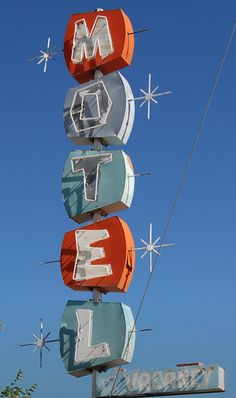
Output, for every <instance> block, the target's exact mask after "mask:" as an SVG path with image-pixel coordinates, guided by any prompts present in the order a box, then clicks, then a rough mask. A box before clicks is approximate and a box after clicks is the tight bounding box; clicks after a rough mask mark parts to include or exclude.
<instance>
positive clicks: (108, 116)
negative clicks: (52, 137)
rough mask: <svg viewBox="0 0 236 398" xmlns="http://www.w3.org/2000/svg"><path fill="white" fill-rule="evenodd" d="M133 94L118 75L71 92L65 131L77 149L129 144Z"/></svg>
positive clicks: (109, 76) (103, 78)
mask: <svg viewBox="0 0 236 398" xmlns="http://www.w3.org/2000/svg"><path fill="white" fill-rule="evenodd" d="M132 99H133V94H132V91H131V88H130V86H129V83H128V82H127V80H126V79H125V78H124V77H123V76H122V75H121V74H120V73H119V72H115V73H110V74H108V75H106V76H102V77H101V78H99V79H96V80H93V81H90V82H88V83H85V84H81V85H79V86H76V87H74V88H71V89H70V90H69V91H68V93H67V95H66V99H65V105H64V113H63V118H64V127H65V130H66V134H67V137H68V138H70V139H71V141H72V142H73V143H74V144H77V145H91V144H93V142H94V140H95V139H97V140H98V141H100V142H101V143H102V144H104V145H116V144H118V145H121V144H126V142H127V141H128V138H129V135H130V132H131V130H132V127H133V122H134V112H135V107H134V101H133V100H132Z"/></svg>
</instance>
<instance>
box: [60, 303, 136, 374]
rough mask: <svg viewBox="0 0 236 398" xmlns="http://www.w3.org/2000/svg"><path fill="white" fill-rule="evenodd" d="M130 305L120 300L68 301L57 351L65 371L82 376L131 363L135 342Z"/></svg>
mask: <svg viewBox="0 0 236 398" xmlns="http://www.w3.org/2000/svg"><path fill="white" fill-rule="evenodd" d="M133 328H134V319H133V315H132V312H131V309H130V308H129V307H127V306H126V305H124V304H122V303H105V302H99V303H97V302H93V301H68V303H67V305H66V309H65V312H64V314H63V318H62V322H61V327H60V353H61V357H62V360H63V362H64V365H65V368H66V370H67V372H68V373H70V374H71V375H73V376H76V377H82V376H85V375H87V374H89V373H91V371H92V369H93V368H99V369H100V370H106V369H108V368H112V367H114V366H119V365H122V364H126V363H130V362H131V360H132V357H133V352H134V345H135V333H134V332H133Z"/></svg>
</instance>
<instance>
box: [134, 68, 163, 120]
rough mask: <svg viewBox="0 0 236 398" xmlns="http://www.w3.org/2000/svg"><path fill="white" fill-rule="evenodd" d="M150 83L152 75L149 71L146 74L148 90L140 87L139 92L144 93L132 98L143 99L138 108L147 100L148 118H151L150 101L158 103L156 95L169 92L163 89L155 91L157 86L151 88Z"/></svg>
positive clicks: (135, 99)
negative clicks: (158, 91)
mask: <svg viewBox="0 0 236 398" xmlns="http://www.w3.org/2000/svg"><path fill="white" fill-rule="evenodd" d="M151 85H152V75H151V73H149V75H148V91H144V90H143V89H142V88H140V91H141V93H143V94H144V95H143V96H142V97H137V98H133V100H134V101H138V100H143V101H142V102H141V104H140V105H139V106H140V108H141V107H142V106H143V105H144V104H145V103H146V102H147V105H148V110H147V118H148V119H151V101H152V102H154V103H155V104H158V101H157V100H156V99H155V98H156V97H160V96H162V95H167V94H171V91H165V92H163V93H156V91H157V90H158V88H159V86H156V87H155V88H154V89H153V90H151Z"/></svg>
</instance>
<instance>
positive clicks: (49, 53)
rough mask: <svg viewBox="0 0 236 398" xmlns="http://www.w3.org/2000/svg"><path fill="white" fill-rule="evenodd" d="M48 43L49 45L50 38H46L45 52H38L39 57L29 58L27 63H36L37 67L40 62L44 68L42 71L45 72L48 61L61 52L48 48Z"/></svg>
mask: <svg viewBox="0 0 236 398" xmlns="http://www.w3.org/2000/svg"><path fill="white" fill-rule="evenodd" d="M50 43H51V38H50V37H48V41H47V48H46V50H39V51H40V53H41V55H39V56H37V57H33V58H30V59H29V60H28V61H38V62H37V65H39V64H41V63H42V62H44V68H43V71H44V72H46V71H47V66H48V61H49V60H52V59H53V60H54V59H55V58H54V57H55V55H57V54H60V53H61V52H62V50H61V51H58V50H55V49H53V48H50Z"/></svg>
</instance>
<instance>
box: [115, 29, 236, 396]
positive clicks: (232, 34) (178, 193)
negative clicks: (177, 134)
mask: <svg viewBox="0 0 236 398" xmlns="http://www.w3.org/2000/svg"><path fill="white" fill-rule="evenodd" d="M235 30H236V22H235V23H234V26H233V29H232V32H231V34H230V37H229V40H228V42H227V45H226V48H225V51H224V55H223V57H222V60H221V62H220V65H219V68H218V72H217V74H216V78H215V80H214V81H213V85H212V88H211V90H210V95H209V98H208V101H207V103H206V106H205V108H204V110H203V113H202V117H201V119H200V124H199V127H198V128H197V130H196V133H195V137H194V141H193V145H192V148H191V150H190V153H189V155H188V157H187V160H186V162H185V166H184V171H183V174H182V176H181V178H180V182H179V186H178V189H177V192H176V195H175V197H174V201H173V204H172V206H171V208H170V211H169V215H168V218H167V222H166V225H165V228H164V232H163V235H162V239H161V242H160V246H161V245H162V244H163V242H164V239H165V237H166V234H167V232H168V229H169V226H170V223H171V220H172V218H173V215H174V211H175V208H176V205H177V201H178V199H179V197H180V195H181V192H182V190H183V187H184V183H185V180H186V177H187V175H188V171H189V168H190V165H191V162H192V158H193V155H194V153H195V151H196V149H197V146H198V142H199V139H200V136H201V132H202V129H203V126H204V124H205V121H206V117H207V114H208V111H209V108H210V105H211V102H212V99H213V97H214V94H215V91H216V87H217V84H218V81H219V78H220V76H221V72H222V70H223V67H224V64H225V60H226V57H227V54H228V51H229V48H230V45H231V42H232V40H233V37H234V33H235ZM160 250H161V247H160ZM160 250H159V251H160ZM158 257H159V255H156V258H155V261H154V265H153V271H152V272H151V273H150V275H149V278H148V280H147V284H146V287H145V289H144V292H143V295H142V298H141V301H140V304H139V307H138V311H137V314H136V316H135V320H134V326H133V329H132V330H131V332H130V337H129V340H128V342H127V346H126V350H127V348H128V346H129V342H130V339H131V336H132V333H134V332H135V326H136V323H137V320H138V318H139V315H140V312H141V309H142V306H143V302H144V299H145V297H146V294H147V291H148V288H149V285H150V282H151V279H152V275H153V273H154V271H155V269H156V267H157V261H158ZM120 370H121V366H120V367H119V368H118V370H117V374H116V377H115V380H114V383H113V385H112V388H111V392H110V394H109V398H112V393H113V391H114V388H115V385H116V382H117V379H118V376H119V373H120Z"/></svg>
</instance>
